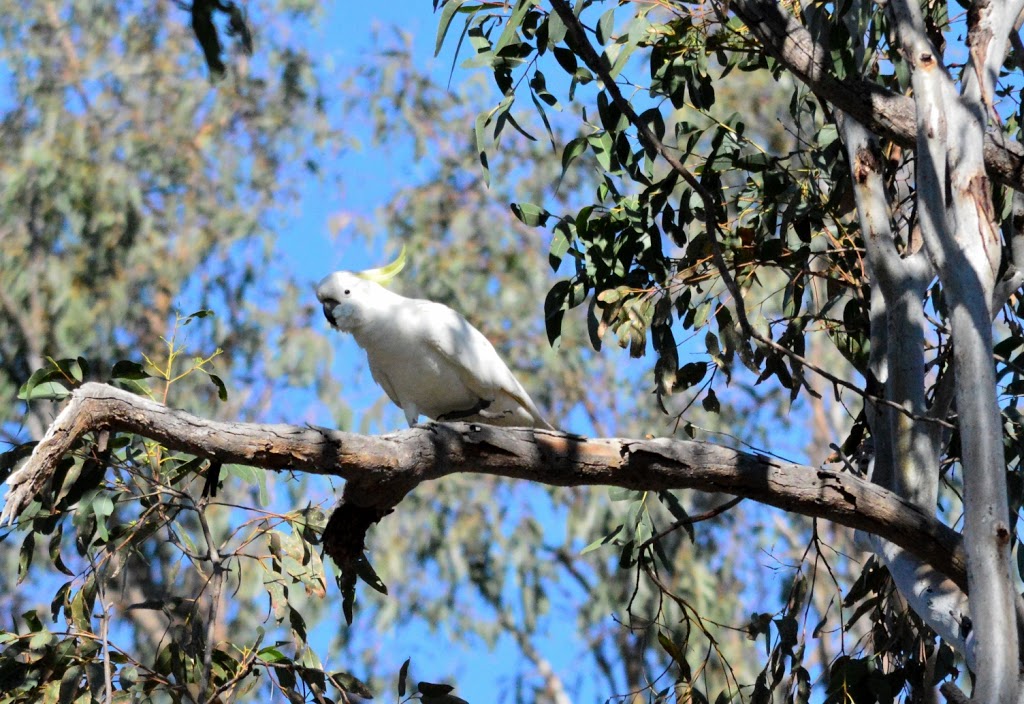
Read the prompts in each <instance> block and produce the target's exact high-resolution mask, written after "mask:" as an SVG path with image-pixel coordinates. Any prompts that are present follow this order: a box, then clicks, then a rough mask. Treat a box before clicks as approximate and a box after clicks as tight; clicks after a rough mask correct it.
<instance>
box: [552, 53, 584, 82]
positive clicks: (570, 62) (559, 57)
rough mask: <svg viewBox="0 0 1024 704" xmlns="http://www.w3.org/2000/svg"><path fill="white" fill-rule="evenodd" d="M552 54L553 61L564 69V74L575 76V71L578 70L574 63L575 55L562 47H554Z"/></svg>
mask: <svg viewBox="0 0 1024 704" xmlns="http://www.w3.org/2000/svg"><path fill="white" fill-rule="evenodd" d="M554 53H555V61H557V62H558V65H559V66H561V67H562V68H563V69H565V72H566V73H568V74H569V75H570V76H575V75H576V71H577V70H578V69H579V64H577V63H576V54H575V53H573V52H572V50H570V49H567V48H565V47H564V46H556V47H555V48H554Z"/></svg>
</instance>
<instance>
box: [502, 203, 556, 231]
mask: <svg viewBox="0 0 1024 704" xmlns="http://www.w3.org/2000/svg"><path fill="white" fill-rule="evenodd" d="M510 207H511V208H512V213H513V215H515V216H516V218H518V219H519V221H520V222H522V223H523V224H524V225H528V226H530V227H543V226H544V224H545V223H546V222H547V221H548V216H549V215H550V213H548V211H546V210H544V208H541V207H540V206H539V205H533V204H532V203H511V204H510Z"/></svg>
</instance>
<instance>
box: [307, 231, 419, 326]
mask: <svg viewBox="0 0 1024 704" xmlns="http://www.w3.org/2000/svg"><path fill="white" fill-rule="evenodd" d="M404 267H405V245H404V244H403V245H402V249H401V251H400V252H399V253H398V256H397V257H395V260H394V261H393V262H391V263H389V264H386V265H384V266H382V267H377V268H376V269H366V270H364V271H360V272H357V273H354V272H351V271H336V272H334V273H333V274H330V275H328V276H326V277H324V279H323V280H322V281H321V282H320V283H319V284H317V287H316V297H317V300H319V301H320V303H321V304H322V305H323V307H324V316H325V317H326V318H327V322H329V323H330V324H331V327H334V328H336V329H338V330H341V331H343V332H355V331H356V330H358V329H359V328H360V327H362V326H363V325H365V324H366V323H367V322H369V321H370V320H371V319H372V318H373V316H374V314H376V313H381V312H382V309H383V308H384V307H385V303H386V302H387V301H388V300H389V297H390V296H393V294H391V293H390V292H389V291H388V290H387V289H385V288H384V287H383V286H381V285H380V284H386V283H387V282H389V281H391V279H393V278H395V275H397V274H398V272H400V271H401V270H402V269H403V268H404Z"/></svg>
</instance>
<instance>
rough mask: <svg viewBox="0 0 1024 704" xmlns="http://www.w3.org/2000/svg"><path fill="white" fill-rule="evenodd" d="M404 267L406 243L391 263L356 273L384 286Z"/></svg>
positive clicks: (362, 277)
mask: <svg viewBox="0 0 1024 704" xmlns="http://www.w3.org/2000/svg"><path fill="white" fill-rule="evenodd" d="M404 268H405V245H404V244H403V245H402V250H401V251H400V252H399V253H398V256H397V257H395V259H394V261H392V262H391V263H390V264H385V265H384V266H379V267H377V268H375V269H365V270H363V271H360V272H358V273H356V276H358V277H359V278H361V279H366V280H367V281H373V282H374V283H378V284H381V285H382V286H383V285H384V284H386V283H387V282H389V281H391V279H393V278H395V276H396V275H397V274H398V272H400V271H401V270H402V269H404Z"/></svg>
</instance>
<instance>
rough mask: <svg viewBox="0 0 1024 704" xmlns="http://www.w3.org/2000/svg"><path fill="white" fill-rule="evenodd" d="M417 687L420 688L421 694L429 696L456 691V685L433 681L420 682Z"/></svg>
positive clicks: (440, 695)
mask: <svg viewBox="0 0 1024 704" xmlns="http://www.w3.org/2000/svg"><path fill="white" fill-rule="evenodd" d="M416 689H418V690H419V693H420V694H424V695H426V696H428V697H443V696H444V695H446V694H448V693H449V692H454V691H455V687H453V686H451V685H450V684H434V683H433V682H418V683H417V684H416Z"/></svg>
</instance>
